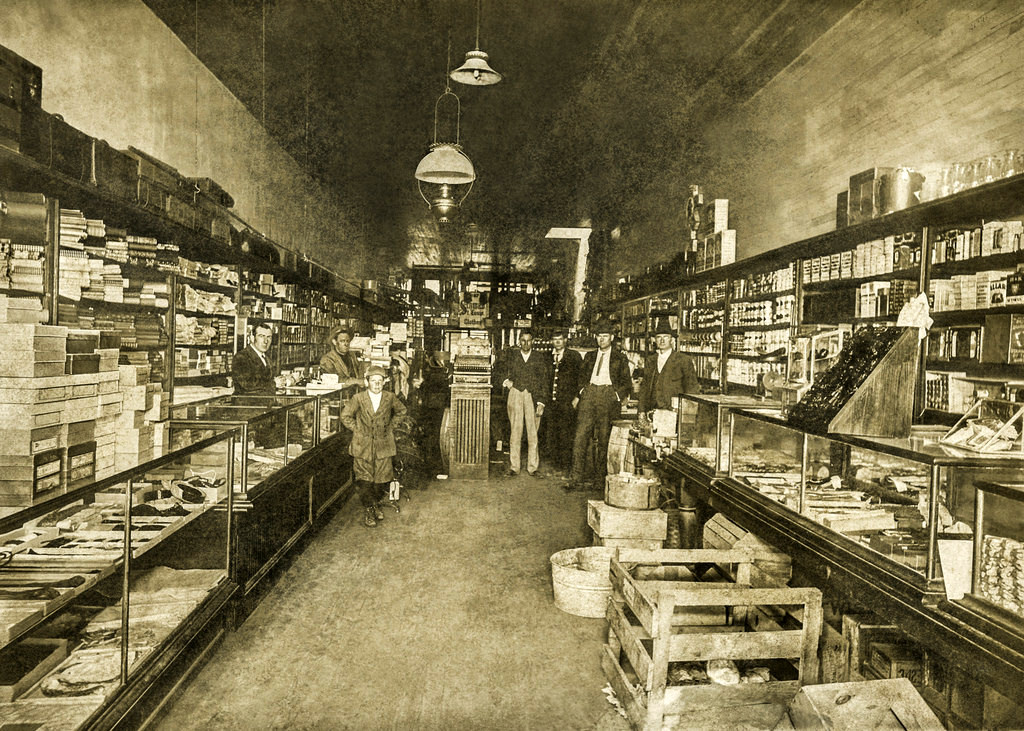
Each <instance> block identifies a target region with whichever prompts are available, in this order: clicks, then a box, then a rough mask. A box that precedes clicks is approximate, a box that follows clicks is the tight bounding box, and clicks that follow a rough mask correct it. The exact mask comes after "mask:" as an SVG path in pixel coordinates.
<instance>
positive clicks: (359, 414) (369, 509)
mask: <svg viewBox="0 0 1024 731" xmlns="http://www.w3.org/2000/svg"><path fill="white" fill-rule="evenodd" d="M386 376H387V373H385V371H384V369H383V368H381V367H380V366H370V367H369V368H367V369H366V386H367V390H365V391H360V392H359V393H357V394H356V395H355V396H353V397H352V398H350V399H349V400H348V401H347V402H346V403H345V408H343V409H342V410H341V423H343V424H344V425H345V426H346V427H348V428H349V429H350V430H351V431H352V443H351V444H350V445H349V454H351V455H352V468H353V471H354V472H355V475H356V489H357V491H358V493H359V501H360V502H361V503H362V505H363V510H364V512H365V514H364V516H363V524H364V525H366V526H367V527H368V528H372V527H373V526H375V525H377V523H378V522H380V521H381V520H383V519H384V511H383V510H381V507H382V505H383V503H384V501H385V500H386V498H387V494H388V486H389V484H390V483H391V481H392V480H393V479H394V478H395V474H394V469H393V466H392V463H391V458H392V457H394V456H395V453H396V451H397V450H396V448H395V432H394V429H393V428H392V426H391V424H392V421H393V420H394V418H395V417H396V416H401V415H402V414H404V413H405V404H403V403H402V402H401V401H399V400H398V397H396V396H395V394H393V393H392V392H390V391H385V390H384V378H385V377H386ZM392 507H395V508H396V509H397V507H398V506H397V503H395V504H393V505H392Z"/></svg>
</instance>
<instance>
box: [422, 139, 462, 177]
mask: <svg viewBox="0 0 1024 731" xmlns="http://www.w3.org/2000/svg"><path fill="white" fill-rule="evenodd" d="M416 179H417V180H422V181H423V182H424V183H439V184H448V185H461V184H463V183H472V182H473V181H474V180H476V171H475V170H474V169H473V163H472V161H470V159H469V158H468V157H467V156H466V154H465V153H464V152H462V148H460V147H459V146H458V145H455V144H452V143H450V142H442V143H440V144H433V145H431V146H430V152H428V153H427V154H426V155H425V156H424V157H423V159H422V160H420V164H419V165H417V166H416Z"/></svg>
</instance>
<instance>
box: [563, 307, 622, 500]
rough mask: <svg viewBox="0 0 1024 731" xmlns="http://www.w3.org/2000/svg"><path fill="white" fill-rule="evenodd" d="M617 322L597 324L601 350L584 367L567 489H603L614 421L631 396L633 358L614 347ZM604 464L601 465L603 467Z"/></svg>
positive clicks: (576, 399) (584, 362) (574, 403)
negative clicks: (591, 452) (591, 456)
mask: <svg viewBox="0 0 1024 731" xmlns="http://www.w3.org/2000/svg"><path fill="white" fill-rule="evenodd" d="M614 327H615V326H614V325H613V324H612V322H611V321H610V320H607V319H601V320H600V321H598V323H597V325H596V326H595V327H594V333H595V334H596V335H597V350H594V351H591V352H589V353H587V355H586V357H584V358H583V368H582V369H581V370H580V388H579V395H578V396H577V397H576V398H575V399H573V406H575V407H576V438H575V440H574V441H573V448H572V475H571V477H570V480H569V483H568V484H567V485H566V486H565V489H566V490H587V489H603V487H604V473H605V471H606V470H605V465H606V458H607V454H608V437H609V436H610V435H611V432H612V422H613V421H615V419H617V418H619V412H620V411H621V408H622V404H623V403H624V402H625V401H626V399H627V398H629V393H630V389H631V387H632V383H631V382H630V380H629V361H628V360H626V355H625V354H624V353H623V352H622V351H621V350H618V349H617V348H613V347H612V341H613V340H614V339H615V335H614ZM591 440H594V441H596V442H597V449H596V452H595V453H594V460H593V463H588V462H589V461H590V460H589V449H588V447H589V446H590V442H591ZM599 467H600V469H599Z"/></svg>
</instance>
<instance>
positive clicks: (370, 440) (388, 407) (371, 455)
mask: <svg viewBox="0 0 1024 731" xmlns="http://www.w3.org/2000/svg"><path fill="white" fill-rule="evenodd" d="M404 413H405V404H403V403H402V402H401V401H399V400H398V398H397V397H396V396H395V394H393V393H391V392H390V391H383V392H382V393H381V395H380V408H379V409H377V411H376V413H375V412H374V410H373V403H372V402H371V401H370V393H369V391H360V392H359V393H357V394H356V395H355V396H353V397H352V398H350V399H349V400H348V402H347V403H346V404H345V408H343V409H342V410H341V423H342V424H344V425H345V426H346V427H348V428H349V429H350V430H351V431H352V444H351V445H349V449H348V452H349V454H351V455H352V456H353V457H355V458H357V459H381V458H383V457H393V456H395V452H396V450H395V432H394V429H392V427H391V421H392V419H393V418H394V417H395V416H401V415H402V414H404Z"/></svg>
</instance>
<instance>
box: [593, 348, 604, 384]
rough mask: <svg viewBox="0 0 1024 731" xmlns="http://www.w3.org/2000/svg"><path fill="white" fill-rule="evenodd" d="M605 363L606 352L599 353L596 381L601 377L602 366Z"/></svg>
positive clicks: (595, 373)
mask: <svg viewBox="0 0 1024 731" xmlns="http://www.w3.org/2000/svg"><path fill="white" fill-rule="evenodd" d="M602 363H604V352H602V351H600V350H599V351H597V366H596V367H595V368H594V380H595V381H596V380H597V379H598V378H600V377H601V364H602Z"/></svg>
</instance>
